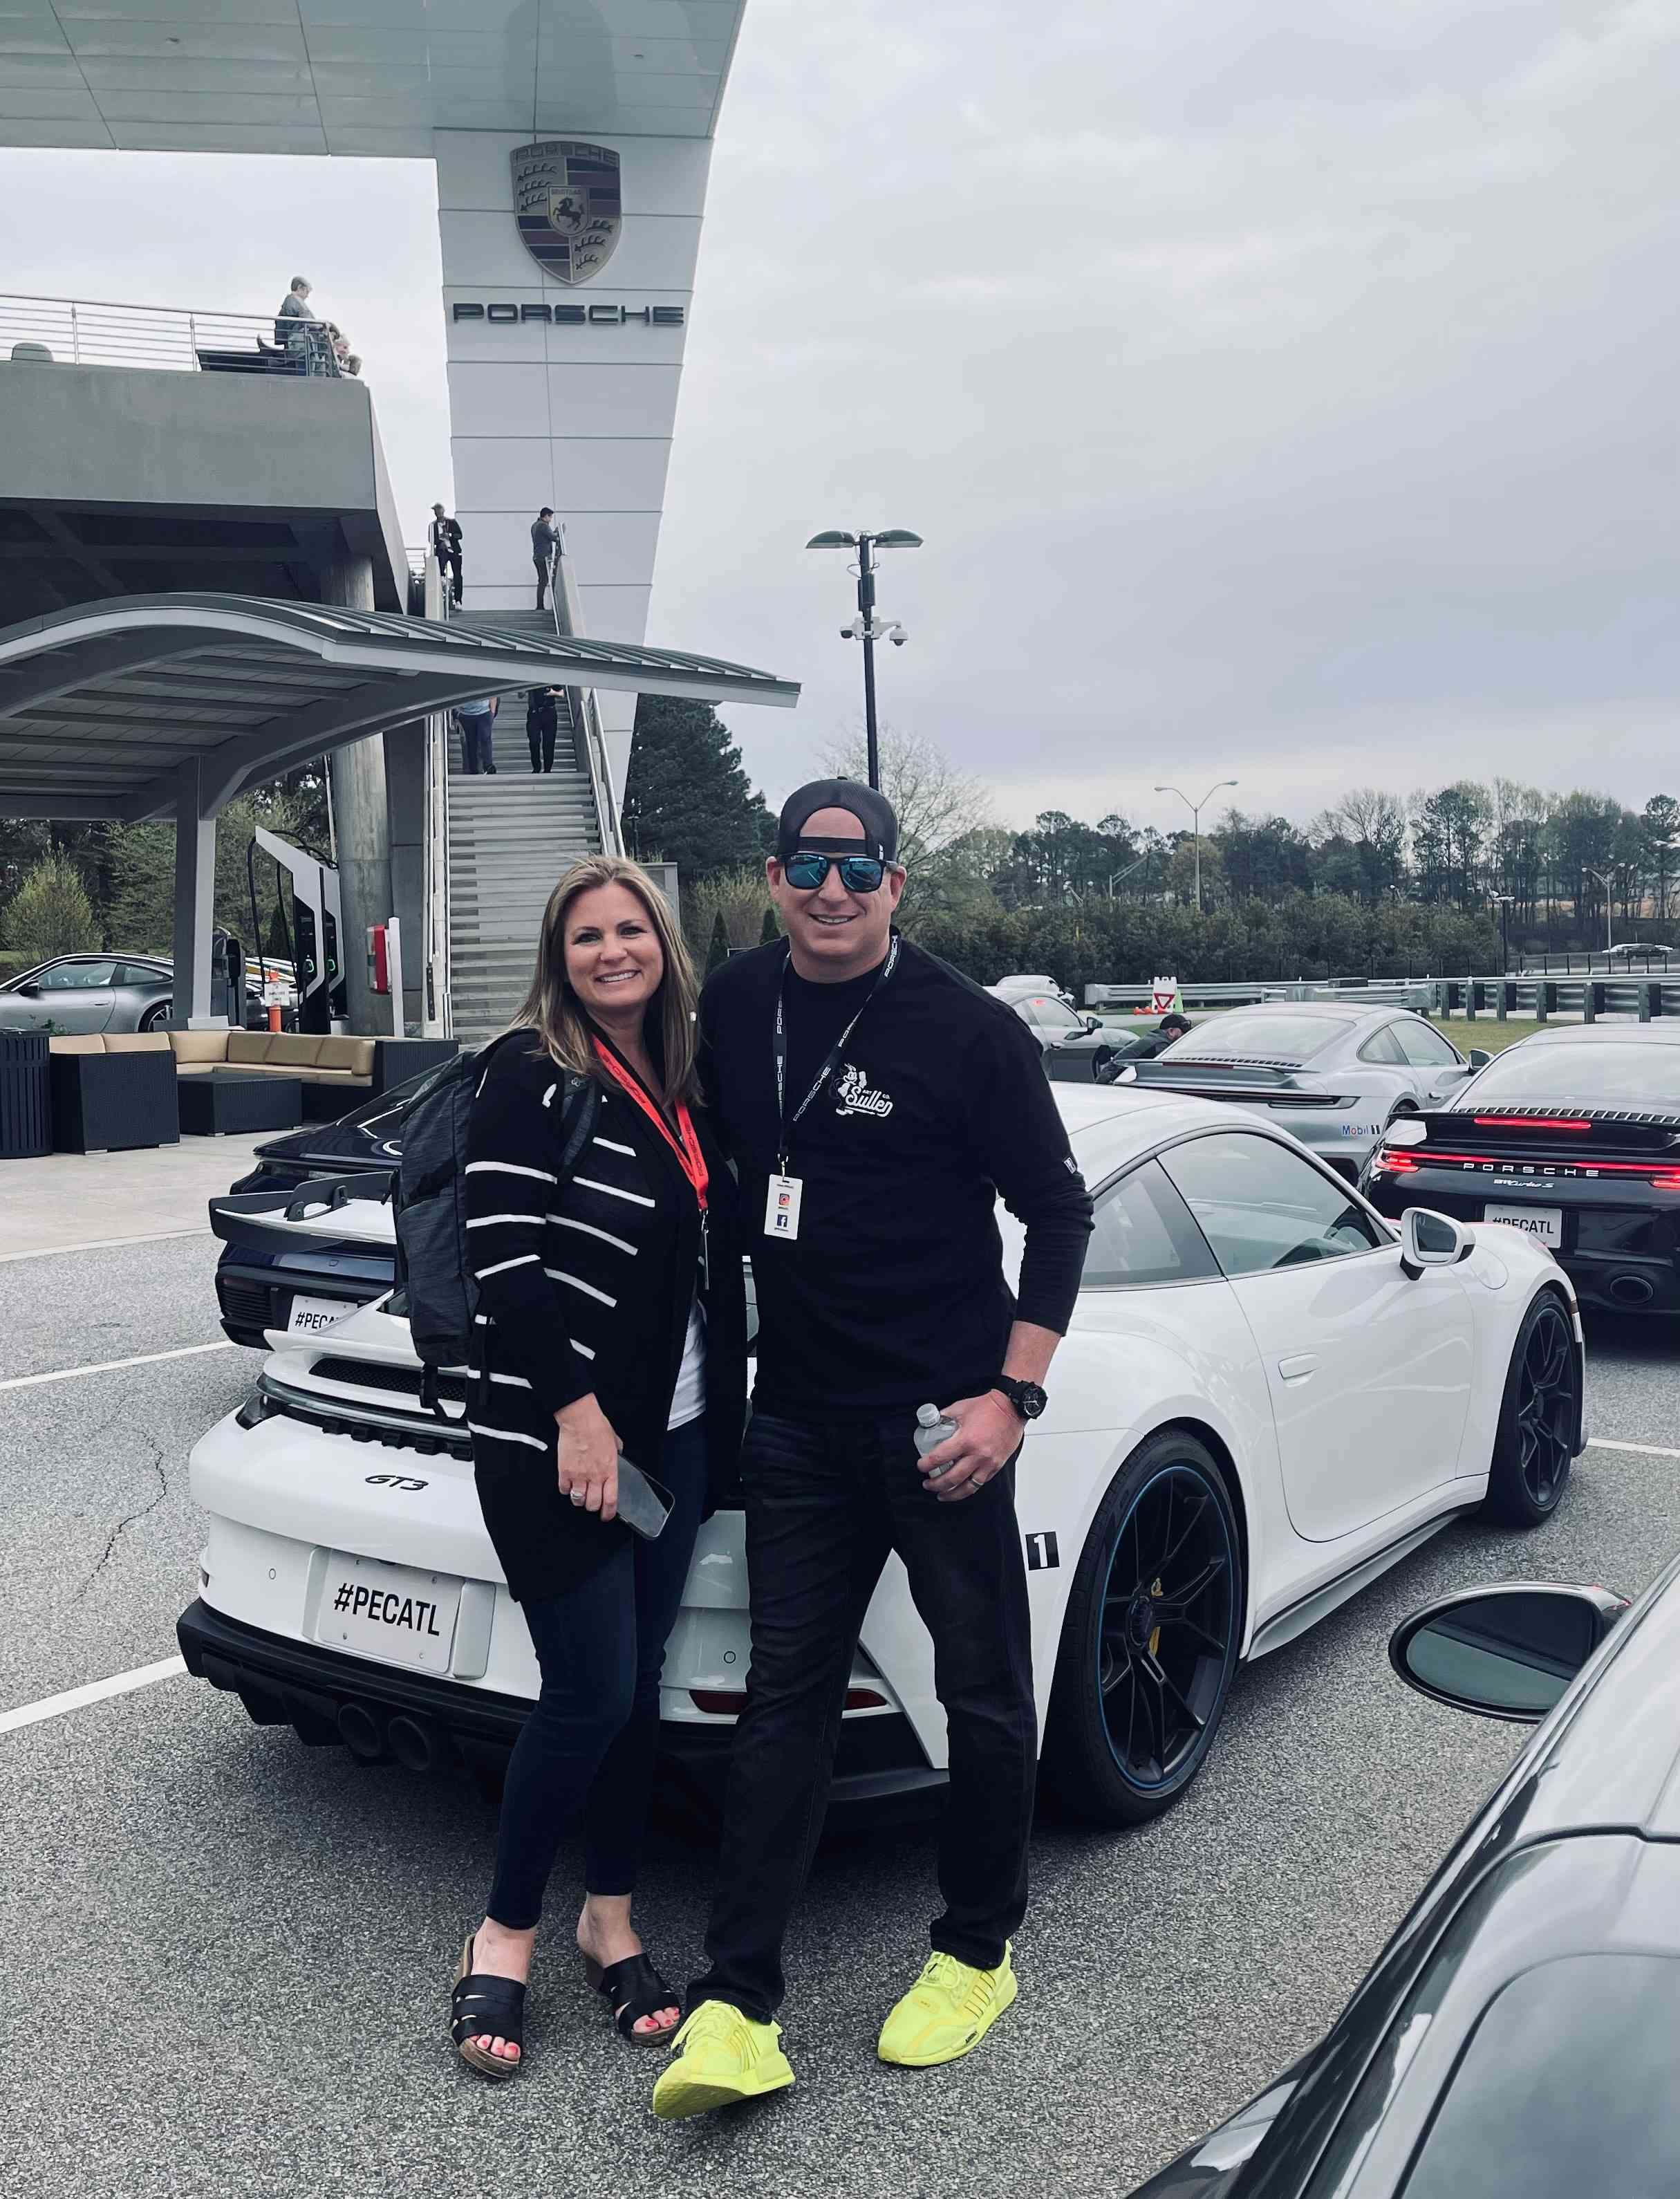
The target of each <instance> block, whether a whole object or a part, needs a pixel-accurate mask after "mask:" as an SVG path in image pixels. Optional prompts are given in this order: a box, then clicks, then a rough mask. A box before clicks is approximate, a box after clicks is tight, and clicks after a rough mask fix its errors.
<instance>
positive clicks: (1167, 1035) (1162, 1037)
mask: <svg viewBox="0 0 1680 2199" xmlns="http://www.w3.org/2000/svg"><path fill="white" fill-rule="evenodd" d="M1190 1028H1191V1024H1190V1018H1189V1017H1188V1016H1181V1015H1180V1013H1179V1012H1178V1010H1177V1009H1176V1008H1173V1009H1170V1010H1169V1012H1167V1013H1166V1014H1165V1015H1164V1016H1163V1017H1162V1018H1161V1020H1160V1022H1159V1023H1158V1024H1156V1026H1155V1029H1154V1031H1153V1033H1152V1035H1151V1036H1149V1037H1148V1038H1146V1039H1145V1040H1143V1041H1142V1042H1141V1043H1140V1045H1137V1046H1135V1047H1133V1048H1132V1050H1131V1052H1130V1053H1129V1054H1128V1055H1127V1056H1126V1060H1127V1061H1153V1059H1155V1057H1156V1055H1157V1054H1158V1053H1165V1052H1166V1050H1167V1048H1168V1047H1170V1046H1171V1045H1173V1044H1174V1043H1175V1041H1177V1040H1179V1039H1181V1038H1182V1037H1183V1036H1184V1035H1185V1033H1186V1032H1187V1031H1188V1030H1190Z"/></svg>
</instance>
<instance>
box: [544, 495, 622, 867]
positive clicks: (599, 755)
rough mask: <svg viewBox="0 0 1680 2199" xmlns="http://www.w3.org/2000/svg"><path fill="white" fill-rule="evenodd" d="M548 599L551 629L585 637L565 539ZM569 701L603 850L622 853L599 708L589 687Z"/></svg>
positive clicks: (576, 691) (571, 695) (571, 692)
mask: <svg viewBox="0 0 1680 2199" xmlns="http://www.w3.org/2000/svg"><path fill="white" fill-rule="evenodd" d="M549 600H550V601H551V603H552V604H553V606H554V630H555V632H556V633H557V634H560V635H563V636H564V635H571V636H573V637H575V638H576V639H586V637H587V633H588V628H587V627H586V626H585V624H584V620H583V603H582V598H581V597H580V594H579V592H578V584H577V569H576V567H575V565H574V564H573V563H572V560H571V556H570V553H569V551H568V550H567V549H566V546H565V542H564V538H562V541H561V545H560V548H559V550H558V551H557V553H556V556H555V560H554V585H553V587H552V588H551V591H550V594H549ZM567 695H568V698H569V702H570V704H571V710H572V722H573V723H574V724H575V726H577V727H578V728H579V730H580V732H581V733H582V735H583V760H584V767H585V769H586V771H587V773H588V774H589V791H590V795H591V796H592V800H593V802H594V804H595V825H596V830H597V831H598V833H599V835H600V840H601V848H602V851H603V853H604V854H606V855H622V854H623V853H624V830H623V827H622V825H621V823H620V821H619V814H618V802H617V798H616V796H615V795H614V793H613V784H612V773H611V772H610V770H609V769H608V767H607V744H606V738H605V735H604V733H603V732H602V729H601V712H600V707H599V705H598V703H597V702H596V699H595V690H594V689H593V688H592V687H573V688H569V689H568V690H567Z"/></svg>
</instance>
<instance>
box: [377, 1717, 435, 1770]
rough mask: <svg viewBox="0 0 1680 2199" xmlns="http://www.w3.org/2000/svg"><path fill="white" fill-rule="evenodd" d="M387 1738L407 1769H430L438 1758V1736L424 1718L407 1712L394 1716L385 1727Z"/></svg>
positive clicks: (395, 1754) (389, 1744)
mask: <svg viewBox="0 0 1680 2199" xmlns="http://www.w3.org/2000/svg"><path fill="white" fill-rule="evenodd" d="M385 1740H386V1743H387V1745H388V1747H389V1749H390V1751H391V1753H392V1755H393V1756H394V1757H395V1758H396V1759H397V1761H398V1763H399V1764H401V1765H402V1767H403V1769H404V1770H405V1771H429V1770H431V1769H432V1767H433V1765H434V1764H436V1762H437V1760H438V1748H437V1741H436V1738H435V1735H434V1734H433V1731H432V1729H431V1727H430V1725H429V1724H427V1723H426V1722H425V1721H424V1720H423V1719H421V1718H410V1717H408V1716H407V1715H406V1714H405V1713H404V1714H402V1715H400V1716H399V1717H397V1718H393V1719H392V1720H391V1722H390V1724H388V1726H387V1727H386V1729H385Z"/></svg>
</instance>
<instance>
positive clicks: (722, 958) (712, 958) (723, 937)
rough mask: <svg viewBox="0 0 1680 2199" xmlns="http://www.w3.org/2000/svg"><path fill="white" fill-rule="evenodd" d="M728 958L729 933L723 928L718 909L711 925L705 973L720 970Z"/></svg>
mask: <svg viewBox="0 0 1680 2199" xmlns="http://www.w3.org/2000/svg"><path fill="white" fill-rule="evenodd" d="M727 960H729V934H728V933H727V932H726V930H724V928H723V911H722V910H721V909H720V910H719V911H718V913H717V916H716V918H715V920H714V922H713V925H712V943H711V945H710V946H709V948H707V950H706V975H707V976H708V977H710V976H711V974H712V972H713V971H714V970H721V969H722V967H723V965H724V964H725V963H726V961H727Z"/></svg>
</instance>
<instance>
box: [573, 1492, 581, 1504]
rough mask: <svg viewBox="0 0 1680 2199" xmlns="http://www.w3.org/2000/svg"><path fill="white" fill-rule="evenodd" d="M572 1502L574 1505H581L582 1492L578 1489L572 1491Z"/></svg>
mask: <svg viewBox="0 0 1680 2199" xmlns="http://www.w3.org/2000/svg"><path fill="white" fill-rule="evenodd" d="M572 1502H573V1503H574V1504H581V1503H582V1502H583V1491H582V1490H580V1489H575V1490H573V1491H572Z"/></svg>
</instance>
